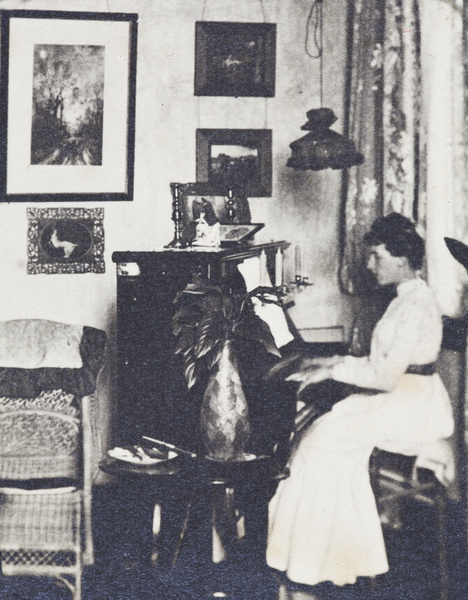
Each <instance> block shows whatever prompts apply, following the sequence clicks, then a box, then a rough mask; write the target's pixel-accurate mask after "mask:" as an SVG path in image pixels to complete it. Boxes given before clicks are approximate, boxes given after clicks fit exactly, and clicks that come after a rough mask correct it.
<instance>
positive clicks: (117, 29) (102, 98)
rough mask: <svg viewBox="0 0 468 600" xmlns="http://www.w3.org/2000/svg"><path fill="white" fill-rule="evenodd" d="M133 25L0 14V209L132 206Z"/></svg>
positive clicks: (97, 17)
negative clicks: (3, 204) (15, 205)
mask: <svg viewBox="0 0 468 600" xmlns="http://www.w3.org/2000/svg"><path fill="white" fill-rule="evenodd" d="M137 18H138V15H136V14H123V13H88V12H86V13H83V12H57V11H28V10H12V11H8V10H7V11H2V12H1V72H0V73H1V76H0V93H1V95H2V102H1V109H0V145H1V149H0V151H1V155H2V156H4V157H5V158H6V160H4V161H2V163H1V164H0V198H1V200H3V201H7V202H18V201H27V202H45V201H77V200H83V201H90V200H98V201H104V200H113V201H115V200H132V197H133V168H134V165H133V159H134V138H135V76H136V36H137Z"/></svg>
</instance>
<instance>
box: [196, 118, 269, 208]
mask: <svg viewBox="0 0 468 600" xmlns="http://www.w3.org/2000/svg"><path fill="white" fill-rule="evenodd" d="M271 144H272V132H271V129H197V132H196V147H197V159H196V162H197V167H196V169H197V181H207V182H209V183H210V184H211V185H214V186H217V187H220V188H225V189H228V188H230V187H231V188H233V189H234V190H235V191H237V192H238V194H239V195H245V196H247V197H269V196H271V190H272V184H271V180H272V175H271V162H272V158H271Z"/></svg>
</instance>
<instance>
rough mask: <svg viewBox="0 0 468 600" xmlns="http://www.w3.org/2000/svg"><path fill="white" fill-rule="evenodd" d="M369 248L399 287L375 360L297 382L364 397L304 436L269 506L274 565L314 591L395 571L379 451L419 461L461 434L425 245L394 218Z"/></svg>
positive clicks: (384, 278) (374, 267)
mask: <svg viewBox="0 0 468 600" xmlns="http://www.w3.org/2000/svg"><path fill="white" fill-rule="evenodd" d="M365 243H366V244H367V246H368V247H369V251H370V254H369V258H368V263H367V267H368V269H370V271H371V272H372V273H373V274H374V276H375V277H376V279H377V282H378V284H379V285H380V286H387V285H393V286H395V288H396V296H395V298H394V299H393V300H392V302H391V303H390V304H389V306H388V308H387V310H386V312H385V314H384V315H383V317H382V318H381V319H380V321H379V322H378V323H377V325H376V327H375V329H374V332H373V335H372V341H371V350H370V354H369V356H364V357H354V356H344V357H342V356H340V357H332V358H325V359H316V360H312V362H309V363H308V366H307V368H303V369H302V370H301V371H300V372H296V373H293V374H292V375H290V376H289V377H288V379H289V380H292V381H297V382H299V383H300V386H299V388H300V389H303V388H305V387H306V386H309V385H311V384H316V383H319V382H322V381H325V380H328V379H331V380H335V381H337V382H342V383H345V384H351V385H353V386H357V387H358V388H360V390H359V391H358V393H354V394H352V395H350V396H348V397H347V398H345V399H344V400H341V401H340V402H338V403H336V404H335V405H334V407H333V409H332V410H331V411H330V412H328V413H326V414H324V415H322V416H321V417H320V418H318V419H317V420H316V421H315V422H314V423H313V424H312V425H311V426H310V427H309V428H308V429H306V430H305V432H304V433H303V434H302V435H301V436H300V439H299V441H298V442H297V443H296V446H295V448H294V450H293V453H292V456H291V459H290V464H289V468H290V477H289V478H288V479H286V480H284V481H282V482H281V483H280V484H279V486H278V488H277V491H276V493H275V495H274V497H273V499H272V500H271V503H270V509H269V533H268V547H267V563H268V564H269V565H270V566H271V567H273V568H275V569H278V570H280V571H284V572H286V574H287V576H288V578H289V579H291V580H292V581H295V582H298V583H303V584H308V585H315V584H318V583H321V582H324V581H331V582H333V583H334V584H336V585H345V584H352V583H354V582H355V581H356V578H357V577H359V576H375V575H378V574H381V573H384V572H386V571H387V570H388V562H387V556H386V552H385V546H384V539H383V535H382V528H381V524H380V520H379V515H378V512H377V507H376V502H375V498H374V495H373V491H372V488H371V485H370V480H369V473H368V462H369V457H370V454H371V453H372V450H373V449H374V448H375V447H378V448H381V449H384V450H389V451H392V452H399V453H402V454H409V455H417V454H418V453H419V449H421V448H422V447H424V445H425V444H427V443H429V442H434V441H436V440H438V439H440V438H446V437H449V436H450V435H451V434H452V432H453V427H454V425H453V417H452V410H451V405H450V400H449V398H448V395H447V392H446V390H445V388H444V386H443V384H442V382H441V380H440V378H439V376H438V375H437V374H436V373H435V364H434V363H435V361H436V359H437V356H438V353H439V350H440V344H441V340H442V319H441V314H440V311H439V308H438V306H437V304H436V301H435V298H434V296H433V294H432V292H431V291H430V290H429V288H428V287H427V285H426V283H425V282H424V281H423V280H422V279H421V278H420V276H419V271H420V269H421V266H422V262H423V258H424V242H423V240H422V238H421V237H420V236H419V235H418V233H417V232H416V230H415V227H414V225H413V223H412V222H411V221H410V220H408V219H406V218H405V217H403V216H402V215H399V214H395V213H393V214H391V215H388V216H387V217H383V218H380V219H377V220H376V221H375V222H374V224H373V226H372V228H371V230H370V232H369V233H368V234H367V235H366V236H365Z"/></svg>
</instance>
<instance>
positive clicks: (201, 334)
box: [195, 314, 226, 358]
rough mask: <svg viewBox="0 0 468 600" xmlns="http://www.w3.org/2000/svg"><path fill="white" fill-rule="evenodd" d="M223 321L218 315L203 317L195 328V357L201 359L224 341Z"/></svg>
mask: <svg viewBox="0 0 468 600" xmlns="http://www.w3.org/2000/svg"><path fill="white" fill-rule="evenodd" d="M225 326H226V323H225V321H224V319H223V318H222V317H221V316H220V315H219V314H214V315H211V316H208V317H205V318H204V319H203V320H202V321H201V322H200V324H199V325H198V328H197V334H196V342H195V356H196V357H197V358H202V357H203V356H205V354H208V353H209V352H211V351H212V350H213V349H214V348H215V347H216V345H217V344H220V343H222V342H223V341H224V338H225Z"/></svg>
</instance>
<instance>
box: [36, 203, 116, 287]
mask: <svg viewBox="0 0 468 600" xmlns="http://www.w3.org/2000/svg"><path fill="white" fill-rule="evenodd" d="M27 217H28V273H29V274H31V275H35V274H41V273H42V274H43V273H46V274H55V273H57V274H64V273H104V271H105V265H104V223H103V221H104V209H103V208H28V209H27Z"/></svg>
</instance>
